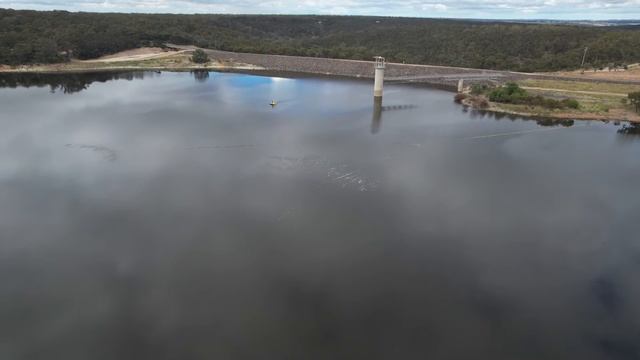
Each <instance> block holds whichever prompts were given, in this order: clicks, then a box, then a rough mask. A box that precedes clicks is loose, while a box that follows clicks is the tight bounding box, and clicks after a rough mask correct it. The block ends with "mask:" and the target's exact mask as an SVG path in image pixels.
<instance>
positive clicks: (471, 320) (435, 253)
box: [0, 72, 640, 360]
mask: <svg viewBox="0 0 640 360" xmlns="http://www.w3.org/2000/svg"><path fill="white" fill-rule="evenodd" d="M0 86H2V87H1V88H0V126H1V129H2V130H1V131H0V238H1V240H0V319H1V320H0V358H2V359H9V360H11V359H65V360H74V359H79V360H80V359H82V360H86V359H92V360H99V359H105V360H107V359H109V360H112V359H119V360H127V359H136V360H139V359H154V360H157V359H430V360H433V359H536V360H539V359H581V360H586V359H640V280H639V279H640V235H639V232H640V230H639V228H638V221H639V220H640V137H639V136H634V135H629V134H623V132H624V131H621V130H622V129H627V127H625V125H624V124H613V123H609V124H607V123H602V122H587V121H584V122H583V121H575V122H573V121H564V122H562V123H554V122H550V121H546V120H538V121H536V120H527V119H522V118H518V117H506V116H491V115H487V114H481V113H478V112H475V111H470V110H466V109H464V108H463V107H461V106H460V105H458V104H455V103H454V102H453V94H452V93H450V92H445V91H442V90H437V89H429V88H424V87H417V86H408V85H388V86H387V87H386V88H385V97H384V103H383V106H382V108H379V109H376V108H375V106H374V103H373V99H372V91H373V89H372V88H373V85H372V82H371V81H365V80H362V81H360V80H347V79H331V78H312V77H308V78H307V77H302V78H282V77H269V76H255V75H248V74H231V73H214V72H211V73H202V72H198V73H168V72H163V73H161V74H158V73H153V72H147V73H129V74H87V75H66V76H65V75H30V76H15V75H12V76H8V75H4V76H0ZM272 100H275V101H276V102H277V105H276V106H274V107H271V106H270V105H269V103H270V102H271V101H272Z"/></svg>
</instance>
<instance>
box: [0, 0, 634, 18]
mask: <svg viewBox="0 0 640 360" xmlns="http://www.w3.org/2000/svg"><path fill="white" fill-rule="evenodd" d="M0 7H2V8H14V9H37V10H51V9H60V10H70V11H121V12H150V13H166V12H172V13H227V14H336V15H384V16H412V17H466V18H502V19H509V18H549V19H612V18H616V19H640V0H595V1H593V0H427V1H422V0H404V1H400V0H368V1H366V0H325V1H321V0H302V1H294V0H235V1H234V0H225V1H223V0H0Z"/></svg>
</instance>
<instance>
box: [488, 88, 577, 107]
mask: <svg viewBox="0 0 640 360" xmlns="http://www.w3.org/2000/svg"><path fill="white" fill-rule="evenodd" d="M489 100H491V101H495V102H500V103H509V104H516V105H529V106H542V107H544V108H547V109H565V108H571V109H578V108H579V107H580V103H578V101H576V100H575V99H564V100H555V99H549V98H545V97H542V96H540V95H536V96H532V95H529V94H528V93H527V92H526V90H524V89H522V88H521V87H519V86H518V84H515V83H509V84H507V85H505V86H502V87H500V88H497V89H495V90H493V91H491V92H490V93H489Z"/></svg>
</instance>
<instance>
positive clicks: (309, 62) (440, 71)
mask: <svg viewBox="0 0 640 360" xmlns="http://www.w3.org/2000/svg"><path fill="white" fill-rule="evenodd" d="M171 47H172V48H173V49H174V51H172V52H166V53H165V54H161V56H154V57H153V58H145V59H139V60H136V59H128V58H127V59H125V60H117V59H99V60H85V61H79V60H74V61H71V62H67V63H58V64H47V65H18V66H14V67H10V66H5V65H0V75H1V74H61V75H62V74H82V73H99V72H105V73H107V72H135V71H155V72H158V71H168V72H187V71H216V72H231V73H246V74H253V75H261V76H280V77H291V78H296V77H329V78H338V79H340V78H341V79H361V80H365V79H366V80H371V79H373V75H374V74H373V66H372V62H369V61H362V60H348V59H328V58H311V57H296V56H286V55H265V54H248V53H232V52H225V51H219V50H209V49H203V50H204V51H205V52H206V53H207V54H208V55H209V57H210V59H211V61H210V62H209V63H208V64H206V65H197V64H194V63H193V62H191V60H190V56H189V55H190V53H191V52H192V51H193V50H194V49H195V47H188V46H177V45H171ZM478 72H481V73H483V74H497V75H496V78H495V79H493V80H489V82H492V83H494V84H501V83H504V82H509V81H525V80H527V79H537V80H542V81H562V82H566V83H567V84H569V83H571V82H580V83H589V84H594V85H598V84H625V85H629V86H640V81H624V82H621V81H618V80H611V81H607V80H602V79H598V80H594V79H588V78H584V79H580V78H578V79H576V78H574V77H560V76H556V75H552V74H549V75H547V74H526V73H516V72H509V71H499V70H483V69H468V68H455V67H446V66H431V65H420V64H397V63H388V64H387V74H385V75H387V76H389V77H390V78H393V77H401V76H417V77H418V78H419V77H420V76H423V75H424V74H427V75H428V76H427V77H425V78H423V79H417V80H412V81H401V82H396V81H393V80H389V83H390V84H394V83H395V84H404V85H413V86H426V87H430V88H438V89H441V90H445V91H450V92H456V90H457V78H456V76H459V77H463V76H464V75H465V74H467V75H468V74H471V73H478ZM482 81H484V82H485V83H486V82H487V80H482ZM482 81H480V82H482ZM473 83H478V82H477V81H473V80H470V81H465V85H467V86H469V85H471V84H473ZM557 90H558V89H557ZM559 91H561V93H562V91H564V93H562V94H563V95H565V96H570V95H572V94H571V92H572V91H571V90H559ZM573 92H575V91H573ZM462 105H463V106H467V107H470V108H472V109H475V110H478V111H488V112H492V113H500V114H507V115H516V116H522V117H528V118H545V119H555V120H595V121H628V122H634V123H638V122H640V115H637V114H634V113H629V112H625V113H621V112H620V111H618V112H615V113H611V114H609V113H602V112H582V113H577V112H556V113H554V112H548V111H544V112H540V111H526V109H523V110H520V109H508V108H505V107H504V106H501V104H497V103H489V106H488V107H485V108H481V107H478V106H475V104H473V102H471V101H469V99H466V100H465V101H463V102H462Z"/></svg>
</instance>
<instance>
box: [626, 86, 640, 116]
mask: <svg viewBox="0 0 640 360" xmlns="http://www.w3.org/2000/svg"><path fill="white" fill-rule="evenodd" d="M628 98H629V102H630V103H631V105H633V106H634V107H635V109H636V112H639V113H640V91H636V92H632V93H630V94H629V95H628Z"/></svg>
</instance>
